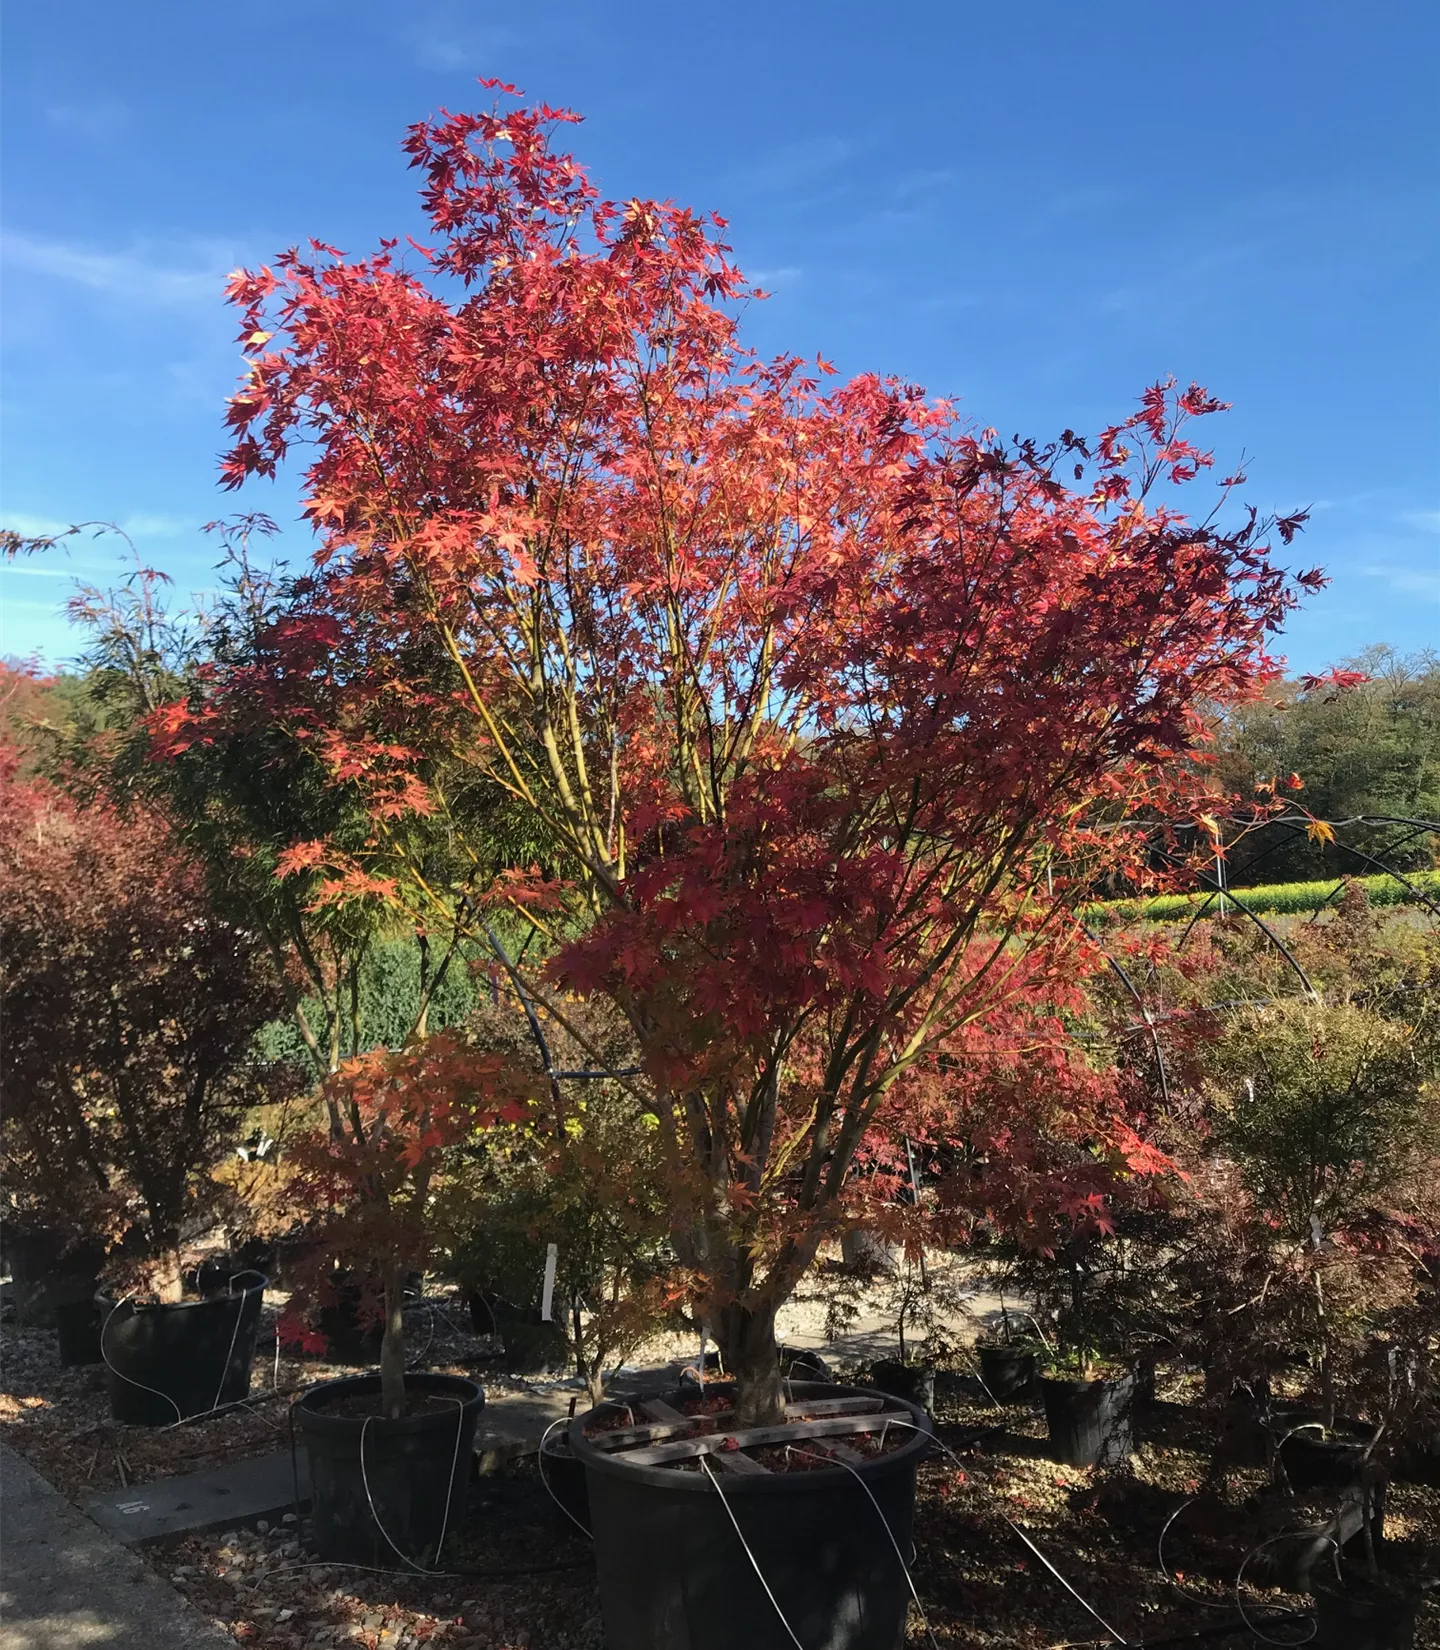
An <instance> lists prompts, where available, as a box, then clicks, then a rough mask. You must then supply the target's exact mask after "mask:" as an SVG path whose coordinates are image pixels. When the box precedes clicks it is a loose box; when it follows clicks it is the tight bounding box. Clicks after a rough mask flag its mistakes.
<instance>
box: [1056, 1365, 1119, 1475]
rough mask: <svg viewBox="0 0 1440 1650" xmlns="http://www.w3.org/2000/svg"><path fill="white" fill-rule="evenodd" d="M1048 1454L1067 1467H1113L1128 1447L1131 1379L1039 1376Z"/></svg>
mask: <svg viewBox="0 0 1440 1650" xmlns="http://www.w3.org/2000/svg"><path fill="white" fill-rule="evenodd" d="M1040 1396H1041V1397H1042V1398H1043V1399H1044V1400H1045V1421H1046V1425H1047V1426H1048V1427H1049V1429H1050V1455H1051V1458H1052V1459H1053V1460H1056V1461H1060V1462H1062V1463H1063V1464H1064V1465H1065V1466H1067V1467H1093V1466H1097V1465H1099V1466H1113V1465H1114V1464H1115V1463H1117V1462H1120V1461H1126V1460H1128V1459H1129V1457H1130V1452H1131V1450H1132V1449H1133V1448H1134V1437H1133V1433H1132V1430H1131V1413H1132V1411H1133V1409H1134V1407H1135V1377H1134V1376H1133V1375H1128V1374H1127V1375H1120V1376H1117V1377H1115V1378H1114V1379H1111V1380H1091V1381H1080V1380H1062V1379H1061V1378H1059V1377H1058V1376H1054V1375H1042V1376H1041V1377H1040Z"/></svg>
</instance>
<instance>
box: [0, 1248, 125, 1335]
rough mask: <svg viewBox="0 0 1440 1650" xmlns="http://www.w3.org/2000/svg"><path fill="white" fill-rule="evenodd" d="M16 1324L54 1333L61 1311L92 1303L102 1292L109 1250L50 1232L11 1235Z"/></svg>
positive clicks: (8, 1253) (9, 1255) (9, 1251)
mask: <svg viewBox="0 0 1440 1650" xmlns="http://www.w3.org/2000/svg"><path fill="white" fill-rule="evenodd" d="M5 1257H6V1260H7V1261H8V1262H9V1265H10V1278H11V1283H12V1285H13V1287H12V1290H11V1295H12V1297H13V1299H14V1302H15V1321H16V1323H19V1324H26V1325H29V1326H30V1327H31V1328H35V1329H49V1328H51V1327H52V1326H53V1325H54V1324H55V1321H56V1320H55V1313H56V1310H57V1308H59V1307H61V1306H69V1305H71V1304H73V1303H74V1302H76V1301H87V1300H90V1299H91V1298H92V1297H93V1295H94V1294H95V1291H96V1289H97V1288H98V1287H99V1281H100V1268H101V1266H103V1265H104V1262H105V1245H104V1244H103V1243H100V1242H99V1241H98V1240H83V1239H82V1240H81V1241H80V1242H78V1243H75V1242H72V1241H71V1239H70V1238H68V1237H67V1236H66V1235H65V1233H63V1232H57V1231H51V1230H49V1229H48V1228H43V1227H41V1228H32V1229H31V1230H30V1231H12V1232H8V1233H7V1234H6V1238H5Z"/></svg>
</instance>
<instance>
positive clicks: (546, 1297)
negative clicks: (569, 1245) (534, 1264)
mask: <svg viewBox="0 0 1440 1650" xmlns="http://www.w3.org/2000/svg"><path fill="white" fill-rule="evenodd" d="M559 1258H560V1246H559V1245H558V1244H555V1243H547V1244H546V1245H545V1287H544V1288H543V1289H542V1290H541V1291H540V1317H541V1319H542V1320H543V1321H544V1322H545V1323H549V1322H551V1312H550V1308H551V1307H552V1306H554V1304H555V1262H556V1261H557V1260H558V1259H559Z"/></svg>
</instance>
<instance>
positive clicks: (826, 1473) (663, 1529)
mask: <svg viewBox="0 0 1440 1650" xmlns="http://www.w3.org/2000/svg"><path fill="white" fill-rule="evenodd" d="M794 1391H795V1394H796V1396H797V1397H812V1398H834V1397H837V1396H844V1395H846V1394H858V1392H859V1389H857V1388H854V1387H849V1388H846V1387H836V1386H828V1385H825V1384H823V1383H818V1382H816V1383H809V1382H806V1383H797V1384H796V1386H795V1388H794ZM907 1407H908V1409H909V1413H910V1417H911V1420H912V1422H913V1424H914V1425H915V1426H916V1427H917V1428H920V1429H921V1430H919V1431H916V1432H914V1433H912V1434H911V1435H910V1437H909V1438H908V1439H907V1441H906V1442H905V1443H904V1444H902V1445H901V1446H900V1448H899V1449H896V1450H894V1451H892V1452H891V1453H889V1454H887V1455H884V1456H881V1457H879V1458H878V1459H876V1460H873V1461H866V1462H865V1463H864V1464H863V1465H861V1466H857V1467H855V1469H854V1471H855V1472H856V1473H858V1474H859V1475H860V1477H861V1479H862V1480H863V1483H864V1488H862V1486H861V1484H859V1483H857V1482H856V1481H855V1478H854V1477H853V1476H852V1474H851V1473H850V1472H848V1471H846V1470H845V1469H843V1468H840V1467H836V1468H834V1469H828V1468H822V1469H819V1470H817V1471H814V1472H794V1473H755V1474H753V1475H752V1474H749V1473H746V1474H743V1475H740V1474H731V1473H727V1472H725V1471H724V1470H723V1469H716V1471H715V1477H716V1480H717V1481H718V1483H719V1489H718V1490H717V1488H716V1484H715V1482H712V1480H711V1479H710V1477H709V1476H708V1475H707V1474H706V1473H704V1472H685V1471H680V1470H677V1469H674V1468H668V1469H667V1468H663V1467H644V1466H636V1465H633V1464H631V1463H629V1462H627V1461H626V1460H625V1459H624V1457H623V1454H622V1455H619V1456H616V1455H610V1454H607V1453H605V1452H604V1451H602V1450H598V1449H596V1448H595V1447H594V1446H593V1445H592V1444H591V1443H590V1442H589V1441H588V1440H587V1439H586V1437H585V1420H586V1417H585V1416H583V1415H582V1416H578V1417H577V1418H576V1419H575V1420H574V1421H572V1422H571V1423H570V1447H571V1449H572V1450H573V1451H574V1452H575V1454H576V1456H577V1457H578V1458H579V1459H580V1460H581V1461H582V1462H583V1463H584V1466H585V1473H586V1485H587V1488H588V1491H589V1496H590V1515H591V1528H592V1529H593V1531H594V1534H595V1564H596V1569H597V1572H598V1575H599V1582H600V1611H601V1616H602V1618H603V1621H604V1628H605V1644H606V1647H607V1650H794V1643H795V1639H798V1640H799V1642H800V1643H801V1644H803V1645H805V1646H807V1647H809V1646H817V1647H818V1646H824V1647H825V1650H896V1647H897V1646H898V1645H899V1643H900V1638H901V1634H902V1632H903V1629H904V1624H905V1613H906V1607H907V1605H908V1604H909V1601H910V1592H909V1588H908V1587H907V1585H906V1582H905V1575H904V1572H903V1571H902V1569H901V1566H900V1562H899V1560H898V1559H897V1557H896V1546H898V1547H899V1550H900V1551H901V1552H902V1553H904V1554H906V1555H907V1556H908V1554H909V1553H910V1550H911V1546H910V1533H911V1524H912V1521H913V1517H914V1511H915V1468H916V1465H917V1464H918V1462H919V1460H920V1457H921V1456H922V1455H923V1454H924V1453H925V1450H926V1449H927V1448H928V1447H929V1442H930V1433H929V1428H930V1422H929V1418H928V1417H927V1416H926V1415H925V1413H924V1411H923V1410H921V1409H919V1408H917V1407H915V1406H913V1405H910V1406H907ZM867 1488H868V1490H869V1491H870V1495H873V1496H874V1498H875V1501H874V1503H872V1502H871V1500H870V1496H868V1495H867V1494H866V1493H865V1490H866V1489H867ZM722 1496H723V1499H722ZM877 1504H878V1507H879V1512H877V1510H876V1506H877ZM881 1515H883V1517H884V1520H885V1523H886V1524H888V1526H889V1528H890V1532H891V1534H893V1536H894V1545H892V1543H891V1540H890V1536H889V1535H887V1534H886V1532H885V1529H884V1528H883V1527H882V1525H881ZM732 1517H733V1519H734V1522H733V1523H732V1522H731V1519H732ZM737 1526H738V1529H739V1532H740V1533H739V1534H737V1533H736V1532H737ZM742 1536H743V1543H742V1539H741V1538H742ZM747 1548H748V1550H749V1554H752V1555H753V1557H754V1564H752V1563H751V1558H750V1556H748V1555H747ZM755 1565H758V1566H759V1568H760V1572H761V1574H762V1575H763V1576H764V1578H765V1583H766V1585H768V1587H769V1588H770V1591H771V1593H773V1594H774V1602H773V1603H772V1602H771V1600H770V1598H769V1597H767V1595H766V1592H765V1587H764V1586H762V1585H761V1582H760V1580H759V1578H758V1577H757V1576H756V1573H755ZM777 1605H778V1607H779V1610H778V1611H777V1608H776V1607H777ZM779 1612H783V1613H784V1617H785V1621H786V1622H787V1623H788V1624H789V1629H790V1630H789V1631H788V1632H787V1630H786V1628H785V1626H784V1625H782V1623H781V1620H780V1614H779ZM792 1632H793V1634H794V1635H795V1639H792V1638H791V1636H790V1635H791V1633H792Z"/></svg>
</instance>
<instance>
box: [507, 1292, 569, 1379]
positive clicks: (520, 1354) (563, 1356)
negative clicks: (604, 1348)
mask: <svg viewBox="0 0 1440 1650" xmlns="http://www.w3.org/2000/svg"><path fill="white" fill-rule="evenodd" d="M500 1338H501V1340H502V1341H504V1343H505V1368H506V1369H507V1370H508V1371H509V1372H510V1373H511V1374H512V1375H568V1374H569V1373H570V1343H569V1342H568V1341H567V1340H566V1339H565V1331H564V1330H563V1329H562V1328H561V1327H560V1325H559V1324H558V1323H546V1322H545V1321H544V1320H543V1319H542V1318H541V1316H540V1313H539V1310H538V1309H535V1308H532V1309H531V1310H530V1311H528V1312H523V1313H518V1314H517V1315H516V1316H515V1317H513V1318H512V1317H505V1316H502V1317H501V1319H500Z"/></svg>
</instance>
